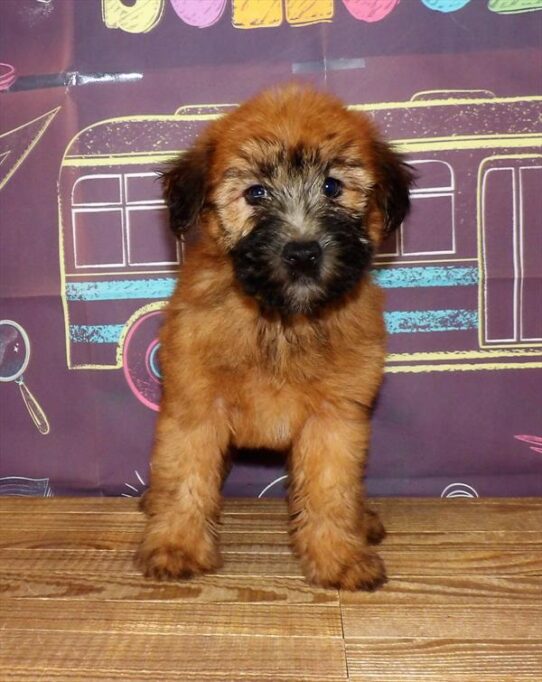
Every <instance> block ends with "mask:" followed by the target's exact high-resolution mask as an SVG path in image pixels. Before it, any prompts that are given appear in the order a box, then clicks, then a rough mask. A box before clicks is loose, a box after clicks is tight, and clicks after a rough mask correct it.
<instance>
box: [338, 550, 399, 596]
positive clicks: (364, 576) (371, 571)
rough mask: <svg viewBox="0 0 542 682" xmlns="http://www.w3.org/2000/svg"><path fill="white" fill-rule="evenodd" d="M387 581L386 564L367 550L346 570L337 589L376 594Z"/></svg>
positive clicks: (375, 554)
mask: <svg viewBox="0 0 542 682" xmlns="http://www.w3.org/2000/svg"><path fill="white" fill-rule="evenodd" d="M387 581H388V578H387V576H386V568H385V566H384V562H383V561H382V559H381V558H380V557H379V556H378V554H377V553H376V552H374V551H373V550H371V549H366V550H364V551H363V552H360V553H359V555H358V557H357V558H356V562H355V563H353V564H352V565H350V566H347V567H346V568H345V569H344V571H343V573H342V574H341V576H340V578H339V580H338V582H337V583H336V587H338V588H339V589H342V590H364V591H366V592H374V591H375V590H377V589H378V588H379V587H382V586H383V585H385V583H386V582H387Z"/></svg>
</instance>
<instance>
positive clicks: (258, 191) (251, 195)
mask: <svg viewBox="0 0 542 682" xmlns="http://www.w3.org/2000/svg"><path fill="white" fill-rule="evenodd" d="M268 196H269V192H268V191H267V188H266V187H264V186H263V185H252V186H251V187H249V188H248V189H247V190H246V191H245V199H246V201H247V203H249V204H257V203H258V202H259V201H261V200H262V199H266V198H267V197H268Z"/></svg>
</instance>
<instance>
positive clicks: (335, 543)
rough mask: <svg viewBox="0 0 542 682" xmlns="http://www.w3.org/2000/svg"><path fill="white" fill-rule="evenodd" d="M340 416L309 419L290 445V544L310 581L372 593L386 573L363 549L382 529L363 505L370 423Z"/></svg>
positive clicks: (359, 416) (375, 557) (377, 559)
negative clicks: (291, 541) (363, 481)
mask: <svg viewBox="0 0 542 682" xmlns="http://www.w3.org/2000/svg"><path fill="white" fill-rule="evenodd" d="M344 412H345V410H342V411H341V413H339V411H338V410H337V411H334V410H332V409H328V410H327V413H326V414H319V415H316V414H315V415H313V416H312V417H310V418H309V419H308V420H307V422H306V424H305V426H304V427H303V429H302V431H301V433H300V434H299V436H298V438H297V439H296V440H295V442H294V444H293V449H292V457H291V484H290V498H289V503H290V513H291V518H292V536H293V543H294V548H295V549H296V551H297V553H298V555H299V557H300V561H301V565H302V568H303V570H304V573H305V575H306V577H307V579H308V580H309V581H310V582H312V583H315V584H317V585H322V586H324V587H337V588H343V589H347V590H356V589H361V590H374V589H376V588H377V587H380V586H381V585H382V584H384V583H385V582H386V573H385V569H384V565H383V563H382V560H381V559H380V557H379V556H378V554H376V552H375V551H374V550H373V549H371V548H370V547H369V546H368V543H369V542H371V541H374V540H375V539H376V537H375V535H376V536H378V535H380V532H381V530H382V529H380V528H376V526H375V524H374V523H373V521H374V518H373V517H371V515H370V512H366V510H365V506H364V500H363V484H362V474H363V463H364V457H365V451H366V448H367V442H368V435H369V422H368V418H367V417H365V416H364V415H362V414H358V413H356V414H355V415H354V414H352V415H345V414H344ZM371 519H373V521H372V520H371ZM376 525H378V524H376ZM375 530H376V531H379V532H377V533H376V534H375V533H374V532H373V531H375Z"/></svg>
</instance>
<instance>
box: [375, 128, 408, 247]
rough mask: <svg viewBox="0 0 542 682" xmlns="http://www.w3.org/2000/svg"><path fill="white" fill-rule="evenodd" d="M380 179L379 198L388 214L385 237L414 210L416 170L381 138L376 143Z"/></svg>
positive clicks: (385, 212)
mask: <svg viewBox="0 0 542 682" xmlns="http://www.w3.org/2000/svg"><path fill="white" fill-rule="evenodd" d="M374 144H375V160H376V167H377V180H376V184H375V188H374V191H375V198H376V202H377V205H378V207H379V208H380V210H381V212H382V215H383V217H384V235H383V236H384V237H386V236H388V235H389V234H391V233H392V232H393V231H394V230H396V229H397V228H398V227H399V226H400V225H401V223H402V222H403V220H404V219H405V218H406V216H407V214H408V212H409V210H410V188H411V186H412V185H413V184H414V180H415V172H414V169H413V168H412V166H410V165H409V164H408V163H406V161H405V160H404V158H403V157H402V155H401V154H399V153H398V152H396V151H394V149H392V147H391V146H390V145H389V144H387V143H386V142H383V141H381V140H377V141H376V142H375V143H374Z"/></svg>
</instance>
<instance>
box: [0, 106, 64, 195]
mask: <svg viewBox="0 0 542 682" xmlns="http://www.w3.org/2000/svg"><path fill="white" fill-rule="evenodd" d="M59 110H60V107H57V108H56V109H52V110H51V111H48V112H47V113H46V114H43V115H42V116H38V118H35V119H33V120H32V121H28V123H23V125H20V126H19V127H18V128H14V129H13V130H8V131H7V132H5V133H2V134H1V135H0V189H2V187H4V186H5V184H6V183H7V182H8V181H9V179H10V178H11V176H12V175H13V173H15V171H16V170H17V168H19V166H20V165H21V164H22V162H23V161H24V160H25V159H26V157H27V156H28V154H30V152H31V151H32V149H34V147H35V146H36V144H37V143H38V142H39V140H40V139H41V137H42V135H43V133H44V132H45V131H46V130H47V128H48V127H49V125H50V124H51V121H52V120H53V119H54V117H55V116H56V115H57V113H58V112H59Z"/></svg>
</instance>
